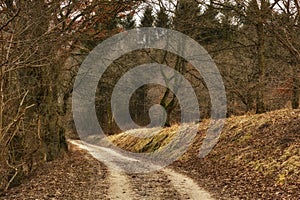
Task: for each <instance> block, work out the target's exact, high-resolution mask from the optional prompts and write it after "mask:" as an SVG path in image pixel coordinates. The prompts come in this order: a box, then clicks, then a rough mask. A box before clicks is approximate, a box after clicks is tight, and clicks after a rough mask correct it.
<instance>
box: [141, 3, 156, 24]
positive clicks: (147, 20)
mask: <svg viewBox="0 0 300 200" xmlns="http://www.w3.org/2000/svg"><path fill="white" fill-rule="evenodd" d="M152 11H153V8H152V7H150V6H147V7H146V9H145V12H144V15H143V17H142V20H141V27H152V26H153V22H154V16H153V14H152Z"/></svg>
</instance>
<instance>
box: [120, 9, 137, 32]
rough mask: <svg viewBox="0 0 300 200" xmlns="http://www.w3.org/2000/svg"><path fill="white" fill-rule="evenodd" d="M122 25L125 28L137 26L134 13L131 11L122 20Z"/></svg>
mask: <svg viewBox="0 0 300 200" xmlns="http://www.w3.org/2000/svg"><path fill="white" fill-rule="evenodd" d="M121 25H122V26H123V28H124V29H125V30H130V29H133V28H135V19H134V18H133V14H132V13H130V14H129V15H127V16H126V18H125V19H124V20H123V21H121Z"/></svg>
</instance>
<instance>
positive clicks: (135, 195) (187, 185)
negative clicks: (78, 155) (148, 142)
mask: <svg viewBox="0 0 300 200" xmlns="http://www.w3.org/2000/svg"><path fill="white" fill-rule="evenodd" d="M70 143H72V144H73V145H75V146H76V147H78V148H79V149H83V150H87V152H88V153H90V154H91V155H92V156H93V157H95V158H97V159H98V160H99V161H101V162H102V163H104V164H105V165H106V166H107V168H108V174H109V175H108V183H109V190H108V197H109V199H112V200H115V199H122V200H123V199H124V200H129V199H133V200H140V199H147V200H148V199H153V200H154V199H155V200H158V199H164V200H165V199H172V200H173V199H178V200H180V199H194V200H202V199H203V200H212V199H213V198H212V196H211V195H210V194H209V193H208V192H207V191H205V190H203V189H202V188H200V187H199V186H198V185H197V183H196V182H195V181H194V180H193V179H191V178H189V177H187V176H185V175H183V174H180V173H178V172H176V171H174V170H172V169H170V168H164V169H161V170H158V171H153V172H149V173H126V172H125V171H124V170H123V169H124V168H123V167H124V166H123V165H126V163H128V161H132V162H136V163H137V164H138V162H140V161H138V160H134V159H133V158H128V157H125V156H124V155H121V154H119V153H118V152H116V151H114V150H112V149H109V148H104V147H100V146H95V145H91V144H86V143H84V142H82V141H78V140H71V141H70ZM125 161H126V162H125ZM153 167H154V168H155V166H153Z"/></svg>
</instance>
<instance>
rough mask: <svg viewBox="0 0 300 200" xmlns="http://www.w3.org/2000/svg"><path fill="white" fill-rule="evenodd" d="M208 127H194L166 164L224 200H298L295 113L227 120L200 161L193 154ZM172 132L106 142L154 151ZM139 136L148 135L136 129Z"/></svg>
mask: <svg viewBox="0 0 300 200" xmlns="http://www.w3.org/2000/svg"><path fill="white" fill-rule="evenodd" d="M208 125H209V120H204V121H203V122H201V123H200V124H199V130H198V134H197V136H196V137H195V140H194V144H193V145H192V146H191V147H190V148H189V150H188V152H187V153H185V154H184V155H183V156H182V157H181V158H180V159H179V160H178V161H176V162H175V163H174V164H173V165H172V166H173V167H174V168H177V169H178V170H180V171H182V172H184V173H186V174H188V175H189V176H192V177H193V178H195V179H197V180H198V182H199V184H200V185H202V186H203V187H205V188H206V189H209V190H211V191H213V192H215V193H217V194H218V195H219V196H220V198H224V199H225V198H229V197H230V198H233V197H238V198H242V199H258V198H262V199H298V197H299V196H300V191H299V188H300V181H299V180H300V110H280V111H274V112H269V113H265V114H260V115H245V116H239V117H232V118H229V119H227V120H226V123H225V126H224V128H223V131H222V133H221V137H220V139H219V141H218V143H217V145H216V146H215V148H214V149H213V151H212V152H210V154H209V155H208V156H207V157H205V158H203V159H200V158H198V157H197V155H198V153H199V152H198V151H199V148H200V146H201V143H202V141H203V138H204V137H205V134H206V130H207V127H208ZM177 129H178V126H172V127H170V128H166V129H163V130H161V131H159V132H158V133H157V134H156V135H154V136H153V137H150V138H147V139H139V138H135V137H133V136H130V135H129V134H128V133H122V134H119V135H114V136H111V137H110V139H111V140H112V141H113V142H114V143H115V144H117V145H118V146H120V147H122V148H123V149H127V150H130V151H133V152H151V151H159V150H160V149H161V148H162V147H163V146H164V145H166V144H167V143H168V142H169V141H170V140H171V139H172V137H173V136H174V134H175V133H176V131H177ZM148 132H151V130H148ZM152 132H153V131H152ZM139 134H150V133H145V131H142V130H140V133H139Z"/></svg>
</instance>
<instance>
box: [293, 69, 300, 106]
mask: <svg viewBox="0 0 300 200" xmlns="http://www.w3.org/2000/svg"><path fill="white" fill-rule="evenodd" d="M292 67H293V88H292V108H293V109H298V108H299V97H300V93H299V88H300V81H299V77H298V75H299V73H298V69H299V67H300V65H299V64H298V65H297V64H296V63H295V64H293V66H292Z"/></svg>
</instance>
